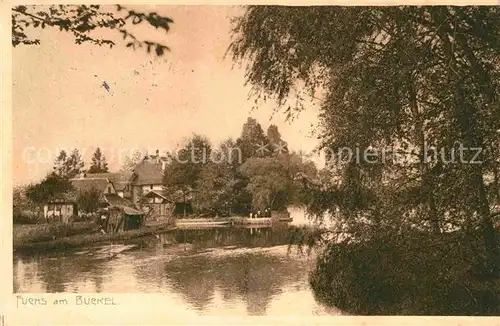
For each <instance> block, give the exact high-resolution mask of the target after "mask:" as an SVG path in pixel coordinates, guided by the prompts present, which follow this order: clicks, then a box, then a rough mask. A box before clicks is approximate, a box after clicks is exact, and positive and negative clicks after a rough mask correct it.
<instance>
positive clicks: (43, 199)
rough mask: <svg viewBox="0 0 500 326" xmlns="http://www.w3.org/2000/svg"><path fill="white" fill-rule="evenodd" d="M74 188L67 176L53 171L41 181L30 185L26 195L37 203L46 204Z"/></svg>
mask: <svg viewBox="0 0 500 326" xmlns="http://www.w3.org/2000/svg"><path fill="white" fill-rule="evenodd" d="M72 190H74V188H73V185H72V184H71V182H70V181H69V180H68V179H67V178H64V177H61V176H59V175H57V174H55V173H51V174H49V175H47V176H46V177H45V179H43V180H42V181H41V182H40V183H38V184H33V185H29V186H28V187H27V189H26V196H27V198H28V199H29V200H31V201H33V202H34V203H36V204H44V203H47V202H48V201H51V200H54V199H58V198H59V196H61V195H63V194H65V193H68V192H70V191H72Z"/></svg>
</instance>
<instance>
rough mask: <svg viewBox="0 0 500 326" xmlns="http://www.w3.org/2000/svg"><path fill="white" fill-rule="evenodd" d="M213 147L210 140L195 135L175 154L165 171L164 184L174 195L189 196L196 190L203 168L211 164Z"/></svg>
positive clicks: (172, 155) (171, 156)
mask: <svg viewBox="0 0 500 326" xmlns="http://www.w3.org/2000/svg"><path fill="white" fill-rule="evenodd" d="M211 151H212V146H211V144H210V141H209V140H208V138H206V137H205V136H202V135H197V134H194V135H192V136H191V137H190V138H189V139H187V140H186V141H185V142H184V143H183V144H182V145H181V146H179V148H177V150H176V151H175V153H174V154H171V155H170V163H169V164H167V165H166V167H165V171H164V184H165V187H166V188H167V190H168V191H170V192H171V193H172V194H175V193H178V192H180V193H182V196H183V198H184V202H185V201H186V197H187V195H188V194H189V193H190V192H192V191H193V190H194V189H195V188H196V182H197V181H198V180H199V176H200V173H201V171H202V169H203V167H204V166H205V165H206V164H207V163H208V162H209V160H210V155H211Z"/></svg>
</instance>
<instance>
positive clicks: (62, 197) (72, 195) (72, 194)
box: [48, 190, 76, 204]
mask: <svg viewBox="0 0 500 326" xmlns="http://www.w3.org/2000/svg"><path fill="white" fill-rule="evenodd" d="M75 202H76V191H74V190H73V191H69V192H65V193H60V194H57V195H56V197H55V198H52V199H51V200H49V201H48V203H51V204H52V203H75Z"/></svg>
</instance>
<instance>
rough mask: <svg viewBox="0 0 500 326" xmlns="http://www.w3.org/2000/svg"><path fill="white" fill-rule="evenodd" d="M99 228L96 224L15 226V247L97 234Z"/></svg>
mask: <svg viewBox="0 0 500 326" xmlns="http://www.w3.org/2000/svg"><path fill="white" fill-rule="evenodd" d="M97 229H98V226H97V225H96V224H95V223H94V222H90V221H88V222H74V223H71V224H63V223H54V224H52V223H43V224H14V226H13V235H12V236H13V241H14V247H16V246H18V245H22V244H25V243H30V242H42V241H50V240H54V238H56V239H57V238H64V237H70V236H74V235H81V234H90V233H93V232H95V231H96V230H97Z"/></svg>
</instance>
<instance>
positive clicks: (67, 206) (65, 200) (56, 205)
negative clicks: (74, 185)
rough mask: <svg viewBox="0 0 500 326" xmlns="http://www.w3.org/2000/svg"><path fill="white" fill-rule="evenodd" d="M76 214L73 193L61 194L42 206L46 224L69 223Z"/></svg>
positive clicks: (74, 195)
mask: <svg viewBox="0 0 500 326" xmlns="http://www.w3.org/2000/svg"><path fill="white" fill-rule="evenodd" d="M77 213H78V210H77V207H76V194H75V192H71V193H66V194H61V195H59V196H57V197H56V198H54V199H52V200H51V201H49V202H48V203H46V204H45V205H43V217H44V218H45V220H46V221H47V222H59V223H70V222H72V221H73V218H74V216H75V215H77Z"/></svg>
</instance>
